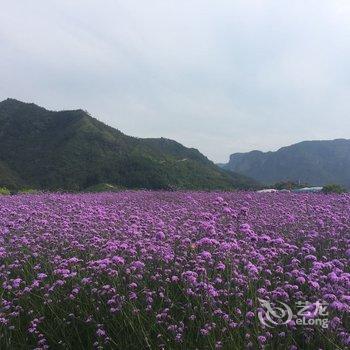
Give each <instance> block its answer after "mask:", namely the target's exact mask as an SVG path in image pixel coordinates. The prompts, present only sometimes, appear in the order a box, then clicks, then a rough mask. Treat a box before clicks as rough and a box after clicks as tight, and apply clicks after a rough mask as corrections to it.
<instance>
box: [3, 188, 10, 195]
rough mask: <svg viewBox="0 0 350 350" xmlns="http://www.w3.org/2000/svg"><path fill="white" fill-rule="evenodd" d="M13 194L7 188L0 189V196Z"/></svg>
mask: <svg viewBox="0 0 350 350" xmlns="http://www.w3.org/2000/svg"><path fill="white" fill-rule="evenodd" d="M6 194H11V192H10V191H9V190H8V189H7V188H6V187H0V195H6Z"/></svg>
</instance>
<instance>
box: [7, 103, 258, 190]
mask: <svg viewBox="0 0 350 350" xmlns="http://www.w3.org/2000/svg"><path fill="white" fill-rule="evenodd" d="M98 184H111V185H115V186H119V187H121V188H125V187H126V188H147V189H232V188H250V187H255V186H256V182H255V181H253V180H250V179H247V178H246V177H245V176H242V175H237V174H234V173H232V172H230V171H225V170H222V169H220V168H218V167H217V166H216V165H215V164H214V163H212V162H211V161H209V160H208V159H207V158H206V157H205V156H204V155H202V154H201V153H200V152H199V151H197V150H196V149H193V148H186V147H184V146H182V145H181V144H179V143H177V142H175V141H172V140H168V139H164V138H160V139H141V138H135V137H130V136H127V135H125V134H123V133H122V132H120V131H119V130H116V129H114V128H112V127H109V126H107V125H105V124H104V123H102V122H100V121H98V120H97V119H95V118H92V117H91V116H90V115H89V114H88V113H87V112H85V111H83V110H74V111H60V112H53V111H48V110H46V109H44V108H42V107H39V106H37V105H35V104H32V103H23V102H20V101H17V100H14V99H7V100H5V101H3V102H0V186H7V187H9V188H11V189H18V188H23V187H30V188H37V189H48V190H58V189H62V190H69V191H79V190H84V189H87V188H91V187H93V186H96V185H98ZM102 187H103V186H102Z"/></svg>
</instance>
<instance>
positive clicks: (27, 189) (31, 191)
mask: <svg viewBox="0 0 350 350" xmlns="http://www.w3.org/2000/svg"><path fill="white" fill-rule="evenodd" d="M19 193H22V194H37V193H39V191H38V190H35V189H33V188H25V189H23V190H21V191H19Z"/></svg>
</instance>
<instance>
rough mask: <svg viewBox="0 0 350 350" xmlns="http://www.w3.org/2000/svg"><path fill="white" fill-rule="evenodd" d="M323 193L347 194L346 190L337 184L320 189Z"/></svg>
mask: <svg viewBox="0 0 350 350" xmlns="http://www.w3.org/2000/svg"><path fill="white" fill-rule="evenodd" d="M322 192H323V193H338V194H340V193H344V192H347V191H346V189H345V188H344V187H342V186H340V185H337V184H329V185H325V186H324V187H323V189H322Z"/></svg>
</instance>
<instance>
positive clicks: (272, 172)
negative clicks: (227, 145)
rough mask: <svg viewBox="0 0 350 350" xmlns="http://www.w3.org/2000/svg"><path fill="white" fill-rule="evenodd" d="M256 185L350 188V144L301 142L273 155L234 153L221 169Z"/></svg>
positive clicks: (342, 141) (343, 140)
mask: <svg viewBox="0 0 350 350" xmlns="http://www.w3.org/2000/svg"><path fill="white" fill-rule="evenodd" d="M221 166H222V167H223V168H224V169H229V170H232V171H235V172H237V173H240V174H243V175H246V176H250V177H252V178H254V179H256V180H257V181H261V182H263V183H266V184H273V183H276V182H279V181H294V182H298V181H301V182H303V183H309V184H311V185H315V186H323V185H325V184H329V183H336V184H339V185H342V186H345V187H346V188H348V189H349V188H350V140H345V139H338V140H331V141H304V142H300V143H297V144H295V145H292V146H289V147H283V148H281V149H279V150H278V151H276V152H267V153H264V152H260V151H252V152H248V153H235V154H232V155H231V156H230V161H229V163H227V164H225V165H221Z"/></svg>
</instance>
